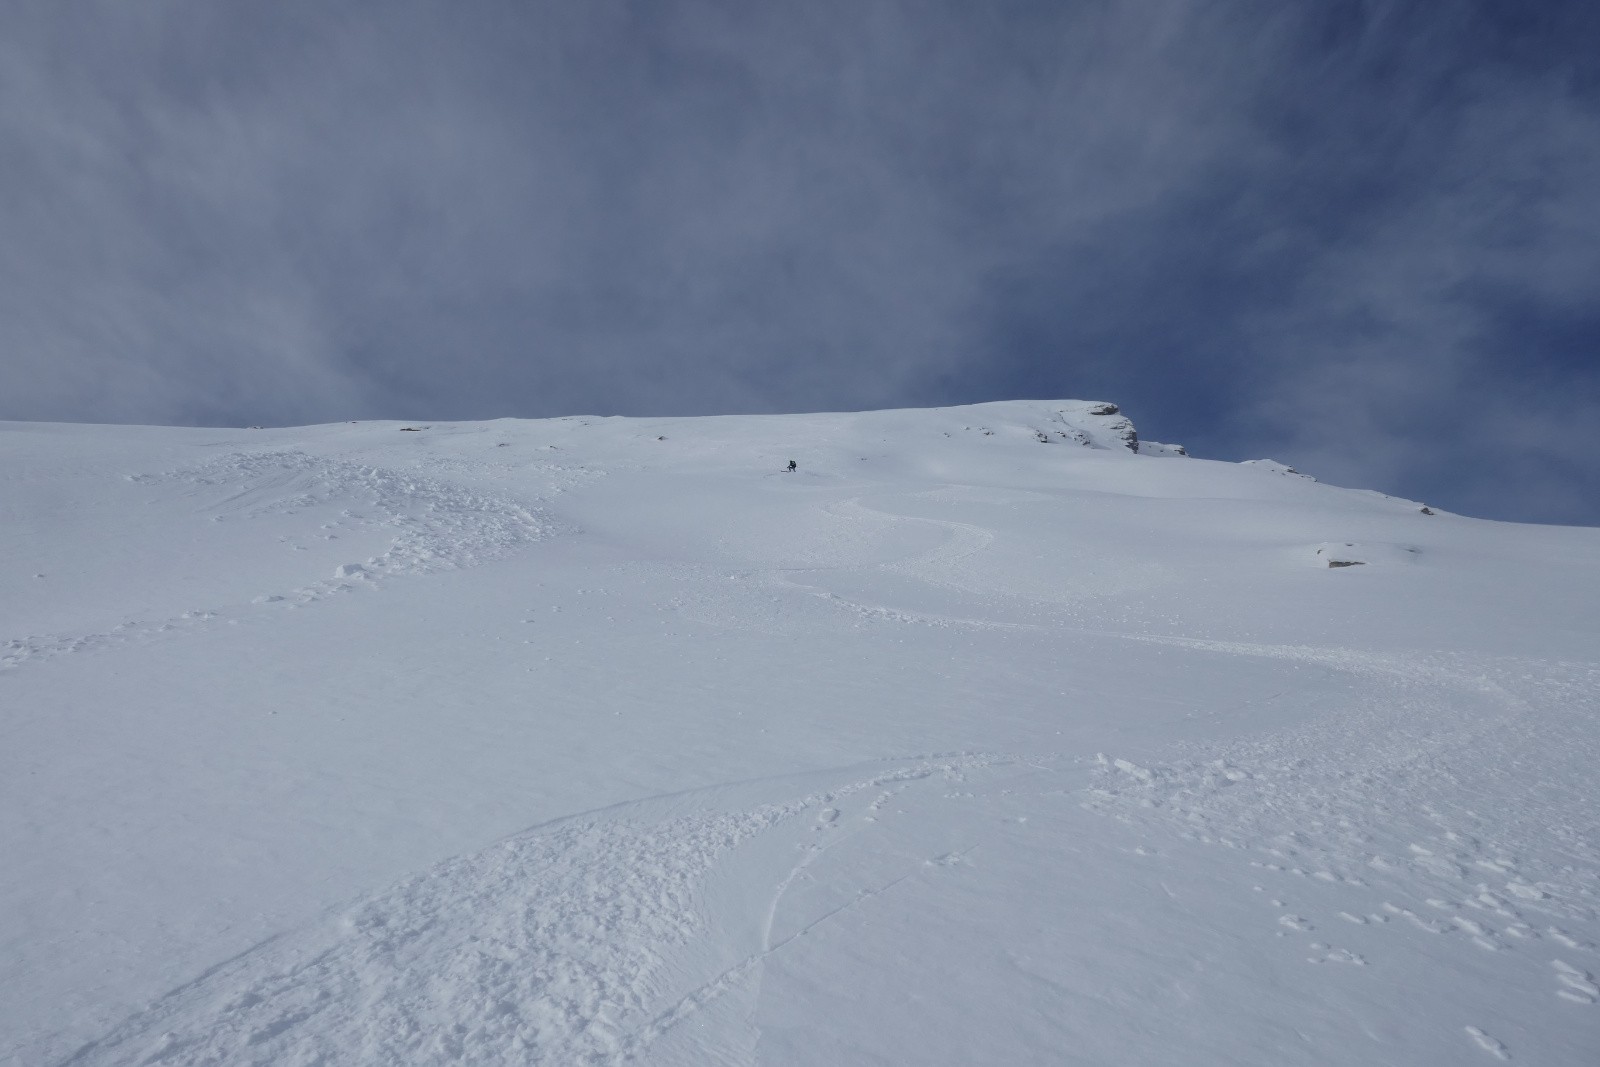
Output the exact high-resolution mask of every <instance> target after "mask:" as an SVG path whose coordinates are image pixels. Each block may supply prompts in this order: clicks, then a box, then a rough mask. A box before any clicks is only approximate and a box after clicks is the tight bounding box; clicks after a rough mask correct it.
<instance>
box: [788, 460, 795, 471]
mask: <svg viewBox="0 0 1600 1067" xmlns="http://www.w3.org/2000/svg"><path fill="white" fill-rule="evenodd" d="M796 466H797V464H796V463H795V461H794V460H792V459H791V460H790V461H789V469H790V470H794V469H795V467H796Z"/></svg>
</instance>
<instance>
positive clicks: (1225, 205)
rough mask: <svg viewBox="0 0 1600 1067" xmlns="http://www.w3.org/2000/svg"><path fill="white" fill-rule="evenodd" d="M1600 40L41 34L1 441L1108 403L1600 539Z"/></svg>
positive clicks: (57, 14)
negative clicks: (39, 428)
mask: <svg viewBox="0 0 1600 1067" xmlns="http://www.w3.org/2000/svg"><path fill="white" fill-rule="evenodd" d="M1597 55H1600V6H1597V5H1593V4H1586V3H1579V2H1572V3H1568V2H1561V0H1550V2H1544V3H1539V4H1526V3H1511V2H1490V0H1455V2H1437V0H1434V2H1429V3H1407V2H1379V0H1370V2H1358V0H1319V2H1317V3H1306V4H1284V3H1281V2H1266V0H1208V2H1202V0H1099V2H1077V3H1020V2H1004V0H996V2H991V3H985V4H971V3H957V2H948V3H943V2H933V0H928V2H921V3H909V2H907V3H893V2H861V0H851V2H840V0H812V2H808V3H805V4H776V3H774V4H760V3H735V2H731V0H715V2H713V0H696V2H679V3H674V2H670V0H655V2H650V3H643V2H639V3H627V2H616V0H583V2H579V0H571V2H561V3H528V2H522V3H505V2H479V0H462V2H454V3H449V4H445V3H393V2H383V3H377V2H372V3H360V2H344V3H340V2H332V0H325V2H315V3H295V2H292V0H288V2H281V3H274V4H260V3H239V2H234V0H208V2H198V0H195V2H163V0H150V2H146V3H139V4H124V3H99V4H96V3H75V2H72V0H55V2H28V0H22V2H18V3H15V4H13V5H10V14H8V28H7V33H6V34H5V35H4V39H3V40H0V191H3V193H4V197H3V200H0V281H3V282H4V284H3V285H0V371H3V372H4V382H5V387H4V389H3V390H0V418H12V419H52V420H74V421H117V422H159V423H210V424H255V423H263V424H265V423H301V422H322V421H332V420H337V419H345V418H376V417H396V418H433V419H473V418H491V417H498V416H505V415H514V416H526V417H538V416H547V415H559V414H569V413H576V412H588V413H601V414H641V415H642V414H674V415H692V414H715V413H728V412H779V411H801V410H819V409H851V408H870V407H889V406H907V405H933V404H956V403H968V402H976V401H983V400H993V399H1003V398H1019V397H1028V398H1034V397H1038V398H1044V397H1078V398H1095V399H1110V400H1115V401H1117V402H1119V403H1121V404H1122V405H1123V406H1124V408H1126V409H1127V410H1128V412H1129V413H1130V414H1131V415H1132V416H1133V417H1134V419H1135V421H1136V422H1137V423H1138V424H1139V426H1140V428H1141V431H1142V432H1144V433H1145V434H1147V435H1149V436H1151V437H1154V438H1157V439H1161V440H1172V441H1181V442H1183V443H1185V444H1187V445H1188V446H1189V447H1190V449H1191V451H1193V452H1194V453H1195V454H1197V455H1203V456H1209V457H1214V458H1222V459H1245V458H1253V457H1256V456H1272V457H1274V458H1277V459H1280V460H1283V461H1285V462H1289V463H1292V464H1294V465H1296V466H1298V467H1301V468H1302V469H1305V470H1308V471H1309V472H1311V473H1313V474H1316V475H1317V476H1319V477H1321V478H1322V479H1323V480H1327V481H1334V482H1338V483H1341V484H1349V485H1357V486H1363V487H1370V488H1377V489H1382V490H1384V491H1388V492H1394V493H1400V494H1404V495H1407V496H1411V497H1417V498H1422V499H1426V500H1428V501H1430V502H1433V503H1436V504H1439V505H1441V506H1444V507H1447V508H1452V509H1455V510H1460V511H1465V512H1468V513H1471V514H1478V515H1485V516H1490V517H1496V518H1512V519H1522V520H1530V521H1544V522H1577V523H1589V524H1600V460H1597V458H1596V457H1597V456H1600V59H1596V58H1595V57H1596V56H1597Z"/></svg>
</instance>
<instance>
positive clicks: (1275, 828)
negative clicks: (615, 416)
mask: <svg viewBox="0 0 1600 1067" xmlns="http://www.w3.org/2000/svg"><path fill="white" fill-rule="evenodd" d="M1092 407H1093V405H1090V404H1084V403H1077V402H1061V403H1058V404H1044V403H1040V404H1022V403H1019V404H999V405H980V406H977V407H974V408H964V409H963V408H956V409H944V410H938V411H928V412H882V413H862V414H858V415H818V416H783V417H750V418H719V419H703V420H611V419H588V418H574V419H564V420H548V421H542V422H511V421H505V422H497V423H483V424H462V425H444V424H434V425H429V426H428V428H427V429H424V430H418V431H414V432H406V433H401V432H398V430H399V425H400V424H393V423H386V424H363V425H350V426H331V427H310V428H300V429H285V430H267V431H221V430H217V431H209V430H208V431H191V430H160V429H141V428H116V427H34V426H15V425H13V426H7V427H0V448H5V449H6V450H7V455H8V457H9V458H10V459H11V461H12V462H11V463H9V464H8V466H7V469H8V470H9V471H10V472H11V473H10V474H9V475H8V479H7V482H6V483H5V487H6V495H7V506H6V508H5V510H4V512H3V513H0V519H3V521H4V523H5V533H6V540H7V543H8V544H9V545H12V546H14V550H13V551H12V552H11V553H10V555H9V557H8V559H7V562H6V564H5V566H4V567H3V568H0V593H3V594H4V595H3V597H0V612H3V614H0V619H3V621H4V622H5V625H6V633H5V635H0V636H4V637H5V639H6V643H5V644H4V645H0V652H3V659H0V701H3V706H4V712H3V716H4V720H3V721H4V725H5V728H6V731H7V733H6V736H7V743H6V744H5V745H3V746H0V790H3V791H4V792H3V802H0V854H3V855H4V856H5V857H7V862H6V863H4V864H0V946H4V949H3V951H0V1063H7V1062H9V1063H18V1064H23V1063H26V1064H39V1063H67V1062H72V1063H80V1064H111V1063H149V1064H157V1063H165V1064H201V1063H261V1064H267V1063H272V1064H287V1063H319V1062H320V1063H334V1062H338V1063H363V1062H368V1063H395V1062H416V1063H438V1062H462V1063H504V1062H529V1063H562V1064H566V1063H598V1064H604V1063H625V1062H644V1063H662V1064H706V1063H775V1064H782V1063H797V1064H798V1063H808V1064H809V1063H843V1062H848V1063H873V1062H881V1063H905V1062H917V1063H973V1062H1014V1063H1086V1064H1088V1063H1093V1064H1099V1063H1113V1062H1128V1063H1158V1062H1185V1063H1193V1064H1237V1063H1269V1062H1270V1063H1274V1064H1300V1063H1303V1064H1337V1063H1350V1064H1369V1063H1406V1064H1433V1063H1437V1064H1459V1063H1467V1062H1485V1063H1489V1062H1498V1061H1499V1060H1500V1059H1504V1058H1509V1059H1510V1060H1511V1061H1513V1062H1516V1061H1521V1062H1532V1063H1546V1064H1567V1063H1570V1064H1583V1063H1589V1062H1592V1061H1593V1060H1594V1059H1595V1057H1596V1056H1597V1055H1600V1041H1597V1035H1600V1016H1597V1015H1596V1014H1595V1012H1596V1010H1597V1004H1596V1001H1597V1000H1600V989H1597V984H1596V978H1595V975H1596V974H1597V972H1600V959H1597V958H1596V953H1597V949H1596V944H1597V943H1600V856H1597V853H1596V847H1597V846H1596V844H1595V840H1594V828H1595V827H1596V826H1597V825H1600V801H1597V797H1596V791H1595V789H1594V787H1593V785H1592V777H1593V775H1592V773H1591V769H1592V767H1593V766H1594V765H1595V759H1596V756H1597V755H1600V728H1597V725H1596V715H1597V713H1600V663H1597V660H1596V657H1595V655H1594V650H1595V648H1596V647H1600V644H1597V642H1596V632H1597V630H1600V626H1597V623H1600V614H1597V609H1596V606H1595V605H1596V598H1595V597H1594V596H1593V592H1594V591H1595V589H1596V588H1597V587H1600V584H1597V582H1596V578H1597V576H1600V537H1597V536H1596V535H1595V532H1594V531H1591V530H1575V529H1573V530H1562V529H1556V528H1532V527H1517V526H1513V525H1509V524H1499V523H1487V522H1479V521H1475V520H1470V519H1465V518H1462V517H1459V516H1452V515H1448V514H1442V513H1441V514H1435V515H1431V516H1426V515H1422V514H1421V513H1420V512H1419V510H1418V507H1419V505H1417V504H1416V503H1415V502H1409V501H1399V500H1392V499H1390V498H1387V497H1383V496H1381V495H1380V494H1373V493H1363V492H1357V491H1351V490H1344V489H1339V488H1336V487H1331V486H1325V485H1321V484H1318V483H1316V482H1314V481H1311V480H1309V479H1306V478H1298V477H1293V476H1286V475H1285V474H1284V473H1283V472H1281V471H1280V470H1278V469H1276V468H1274V467H1273V466H1271V465H1268V464H1258V465H1231V464H1219V463H1210V462H1206V461H1203V460H1193V459H1186V458H1181V457H1177V456H1173V455H1170V454H1160V455H1139V454H1136V453H1134V452H1132V451H1130V450H1129V449H1127V448H1126V446H1125V436H1124V430H1123V429H1121V428H1119V427H1118V426H1117V423H1118V422H1119V420H1120V415H1103V416H1102V415H1091V414H1089V410H1090V409H1091V408H1092ZM406 425H425V424H406ZM1040 434H1043V435H1044V437H1045V438H1046V439H1045V440H1042V441H1041V440H1040V437H1039V435H1040ZM790 458H793V459H796V460H797V461H798V462H799V465H800V469H799V470H798V471H796V472H795V473H794V474H792V475H791V474H786V473H782V471H781V468H782V467H783V465H784V464H785V463H786V462H787V460H788V459H790ZM1329 546H1338V547H1339V548H1341V549H1345V548H1353V547H1356V546H1360V547H1361V548H1362V550H1363V551H1364V552H1365V558H1364V559H1363V561H1362V562H1363V565H1362V566H1352V567H1347V568H1328V567H1327V566H1326V565H1325V564H1319V563H1318V562H1317V551H1316V550H1317V549H1318V548H1319V547H1329Z"/></svg>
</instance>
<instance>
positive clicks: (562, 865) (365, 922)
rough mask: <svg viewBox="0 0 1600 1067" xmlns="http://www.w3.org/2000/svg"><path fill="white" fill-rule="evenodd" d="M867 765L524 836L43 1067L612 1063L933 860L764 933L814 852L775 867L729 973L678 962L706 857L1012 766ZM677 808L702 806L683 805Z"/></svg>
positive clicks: (276, 941)
mask: <svg viewBox="0 0 1600 1067" xmlns="http://www.w3.org/2000/svg"><path fill="white" fill-rule="evenodd" d="M875 762H877V763H880V764H881V763H899V764H900V765H899V766H894V767H880V768H878V769H875V770H869V769H868V768H867V767H864V766H860V765H858V766H856V767H853V768H842V769H840V770H836V771H828V772H811V773H807V774H803V775H793V776H786V778H784V779H776V780H774V779H756V780H752V781H750V782H743V783H736V784H732V785H721V786H711V787H704V788H700V789H694V790H689V791H685V792H680V793H673V794H666V795H663V796H659V797H653V798H647V799H644V800H636V801H629V802H625V803H622V804H616V805H611V806H609V807H606V808H603V809H598V810H596V811H592V812H585V813H580V814H575V815H570V816H565V817H562V818H560V819H556V820H553V821H552V822H549V823H545V824H542V825H540V826H538V827H535V828H533V829H530V830H527V831H524V832H522V833H519V834H516V835H514V836H512V837H509V838H506V839H504V840H502V841H500V842H498V843H496V844H494V845H491V846H489V847H488V848H486V849H483V850H482V851H480V852H478V853H475V854H472V855H469V856H465V857H461V858H457V859H454V860H449V861H446V862H444V863H442V864H439V865H438V866H436V867H434V868H432V869H431V870H429V871H427V872H425V873H423V874H420V875H417V876H415V877H413V878H410V879H408V880H406V881H403V882H401V883H399V884H397V885H396V886H394V887H393V888H392V889H389V890H387V891H385V892H383V893H380V894H378V895H376V896H373V897H371V898H368V899H366V900H365V901H363V902H360V903H358V904H355V905H352V906H347V907H344V908H341V909H338V910H337V913H333V914H330V915H329V917H328V918H325V919H324V920H322V921H320V922H318V923H316V924H314V925H313V926H311V927H309V928H306V929H303V930H300V931H294V932H289V933H285V934H280V935H277V936H275V937H273V938H270V939H268V940H266V941H264V942H262V943H261V944H260V945H257V946H256V947H254V948H252V949H250V950H248V951H247V952H245V953H243V954H240V955H238V956H235V957H234V958H232V959H230V960H227V961H224V962H223V963H220V964H218V965H216V966H214V967H211V968H208V969H207V970H206V971H205V972H203V973H202V974H201V975H199V976H198V977H196V978H195V979H194V980H192V981H190V982H187V983H185V984H184V985H182V986H180V987H178V988H177V989H174V990H173V991H172V992H170V993H168V994H167V995H165V996H163V997H162V998H160V999H159V1000H157V1001H156V1002H155V1003H153V1004H152V1005H151V1006H150V1007H149V1008H148V1009H146V1010H145V1011H142V1012H139V1013H137V1014H136V1015H134V1016H132V1017H130V1018H128V1019H127V1020H125V1021H124V1022H123V1023H121V1024H120V1025H118V1026H116V1027H115V1028H113V1029H112V1030H111V1031H110V1032H109V1033H108V1034H106V1035H105V1036H104V1037H102V1038H100V1039H98V1040H96V1041H93V1042H90V1043H89V1044H87V1045H85V1046H83V1047H82V1048H80V1049H79V1050H78V1051H77V1052H76V1053H74V1054H73V1055H71V1056H70V1057H68V1058H67V1059H65V1060H63V1061H61V1064H62V1067H66V1065H68V1064H71V1065H98V1064H141V1065H153V1064H170V1065H199V1064H212V1063H230V1064H263V1065H264V1064H277V1063H284V1062H352V1061H354V1062H428V1061H439V1060H459V1061H465V1062H482V1063H491V1062H504V1061H505V1059H506V1058H508V1057H509V1058H513V1059H519V1060H529V1061H533V1062H549V1063H594V1064H600V1063H605V1064H615V1063H623V1062H627V1061H629V1060H631V1059H634V1058H635V1057H637V1056H639V1055H641V1054H642V1053H643V1051H644V1050H645V1049H647V1048H648V1047H649V1046H650V1045H652V1044H653V1043H654V1042H656V1041H658V1040H659V1039H660V1038H662V1037H663V1036H665V1035H666V1034H667V1033H668V1032H670V1031H672V1030H673V1029H674V1028H675V1027H677V1026H678V1025H679V1024H681V1023H682V1022H684V1021H685V1020H687V1019H688V1018H690V1017H691V1016H693V1015H694V1014H695V1013H696V1012H697V1011H700V1010H702V1009H703V1008H705V1007H707V1006H708V1005H710V1004H711V1003H712V1002H714V1001H716V1000H717V999H719V998H720V997H721V996H723V995H724V994H726V993H727V992H729V991H730V990H732V989H733V988H735V987H737V986H738V985H739V983H740V982H741V980H743V979H744V978H746V977H748V976H753V975H755V974H756V973H757V972H758V971H759V966H760V963H761V962H762V960H763V959H765V958H767V957H768V956H770V955H771V954H772V953H774V952H777V951H779V950H781V949H782V948H783V947H784V946H785V945H788V944H790V943H792V942H793V941H795V940H796V939H798V938H800V937H803V936H804V935H805V934H806V933H807V932H808V931H810V930H812V929H814V928H816V927H817V926H818V925H820V924H822V923H824V922H826V921H827V920H828V919H830V918H832V917H833V916H834V915H836V914H839V913H840V912H843V911H846V910H848V909H849V908H850V907H852V906H854V905H855V904H858V903H860V902H861V901H862V900H865V899H867V898H869V897H871V896H873V895H876V894H877V893H881V892H883V891H886V890H887V889H890V888H892V886H893V885H894V884H897V883H898V882H901V881H904V880H905V879H907V878H911V877H913V876H915V875H916V874H918V873H921V872H922V871H923V870H925V869H927V870H931V869H934V868H935V867H936V866H937V865H938V863H939V862H947V860H946V858H944V857H934V858H930V859H929V860H928V861H926V862H925V863H923V864H920V865H918V866H917V867H916V868H915V869H913V870H911V871H909V872H906V873H904V874H903V875H901V876H899V877H898V878H896V879H894V880H893V881H891V882H890V883H888V884H886V885H883V886H880V887H877V888H874V889H871V890H869V891H864V892H862V893H861V894H860V895H859V896H857V897H856V898H854V899H853V900H851V901H849V902H847V903H846V904H845V905H844V906H842V907H840V908H837V909H834V910H833V911H830V912H829V913H828V914H824V915H822V916H820V917H816V918H814V919H811V920H809V921H807V922H806V923H804V924H803V925H802V926H801V927H800V928H799V929H796V930H795V931H793V932H791V933H787V934H785V935H783V936H775V934H774V916H775V914H776V912H777V910H778V905H779V902H780V901H781V900H782V898H783V896H784V893H785V892H786V890H787V889H788V888H789V886H790V885H791V884H792V883H793V882H794V881H795V880H796V878H798V877H799V876H800V875H801V873H802V872H803V871H804V869H805V868H806V867H807V866H809V864H810V863H811V862H812V861H813V860H814V859H815V858H816V857H817V855H819V854H820V853H821V852H822V851H824V850H825V849H826V847H827V846H826V844H821V843H819V844H814V845H811V846H809V847H808V848H807V849H805V850H804V851H803V853H802V856H801V858H800V859H799V860H798V862H790V863H789V865H788V866H789V869H788V870H787V871H784V872H776V871H774V872H772V873H771V875H770V877H771V884H772V885H773V886H774V887H775V888H774V893H773V896H772V897H771V899H770V901H769V902H768V903H767V904H766V905H765V906H764V908H763V911H764V918H763V920H762V934H761V944H760V945H759V946H758V947H757V948H756V950H755V951H742V950H737V951H736V950H732V949H730V951H736V954H737V955H738V958H737V959H736V960H735V961H734V962H733V963H731V964H729V965H725V966H724V965H717V964H716V963H715V962H714V961H706V960H698V961H697V958H696V951H697V949H698V946H699V945H701V944H702V943H704V942H705V941H706V939H707V938H708V937H709V936H711V935H714V934H716V932H717V931H716V930H715V929H713V927H714V926H716V925H718V924H717V923H716V922H715V921H714V919H713V917H711V916H708V915H707V913H706V911H705V901H704V899H703V885H704V882H705V880H706V878H707V877H708V875H709V874H710V873H711V872H712V871H713V870H714V869H716V868H717V867H718V865H719V864H720V863H721V862H722V861H723V860H724V859H725V857H728V856H729V855H730V854H731V853H734V852H735V851H736V850H738V849H739V848H740V847H741V846H743V845H745V844H746V843H748V842H750V841H752V840H753V839H755V838H757V837H758V836H761V835H763V834H766V833H769V832H772V831H774V830H777V829H779V828H780V827H784V826H790V827H792V828H793V830H805V827H804V826H801V825H798V824H796V822H795V820H796V819H797V818H798V817H799V816H802V815H804V814H806V813H811V812H815V813H817V818H816V823H815V825H814V826H812V827H811V832H812V833H813V834H814V835H816V836H825V835H826V834H827V833H830V832H834V831H835V829H836V827H837V824H838V822H839V818H840V807H839V806H838V805H840V804H841V802H843V801H845V800H846V799H848V798H854V797H862V798H863V807H862V812H861V815H862V818H863V821H864V822H867V823H870V822H872V821H874V820H875V816H874V815H873V813H875V812H876V811H877V810H878V809H879V808H881V807H882V806H883V804H884V803H885V802H886V801H887V800H888V799H890V798H891V797H893V796H895V795H897V794H898V793H899V792H901V791H902V790H904V789H906V788H908V787H910V786H912V785H915V784H916V783H918V782H921V781H924V780H928V779H932V778H934V777H935V776H937V775H940V774H944V775H945V776H946V777H953V778H955V779H956V780H960V778H961V776H962V774H963V772H964V771H965V770H967V769H972V768H979V767H991V766H1003V765H1007V764H1010V763H1012V762H1013V758H1012V757H1007V756H997V755H982V754H975V753H966V754H953V755H952V756H951V757H948V758H947V757H931V758H930V757H917V758H913V759H909V760H906V759H901V760H890V759H885V760H883V761H875ZM863 771H866V772H867V773H864V774H863V773H862V772H863ZM839 776H843V777H844V780H843V781H842V782H839V783H837V784H834V785H831V786H828V787H826V788H820V789H813V790H811V791H808V792H805V793H804V794H802V795H800V796H797V797H790V798H788V799H781V800H776V801H770V800H769V801H767V802H764V803H757V804H755V805H753V806H750V805H748V803H747V802H746V803H745V804H743V805H740V804H734V805H728V804H727V802H728V801H737V800H738V799H739V797H740V796H749V795H750V794H752V793H757V792H759V793H768V794H770V792H771V791H772V789H773V787H774V786H775V785H778V786H781V784H782V783H783V782H784V781H785V780H796V784H798V781H799V780H811V781H815V780H816V779H817V778H819V777H839ZM875 791H876V793H877V794H878V795H877V796H876V797H875V798H874V799H871V801H870V803H867V802H866V798H868V797H871V796H872V794H873V793H874V792H875ZM697 798H698V799H700V800H703V801H705V804H704V805H700V806H694V805H693V801H695V800H696V799H697ZM719 798H723V804H721V805H719V804H718V799H719ZM686 805H690V806H689V807H688V810H685V806H686ZM730 807H731V810H727V809H729V808H730ZM791 832H792V831H791ZM707 968H709V969H707ZM697 974H698V975H699V976H698V977H697Z"/></svg>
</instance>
